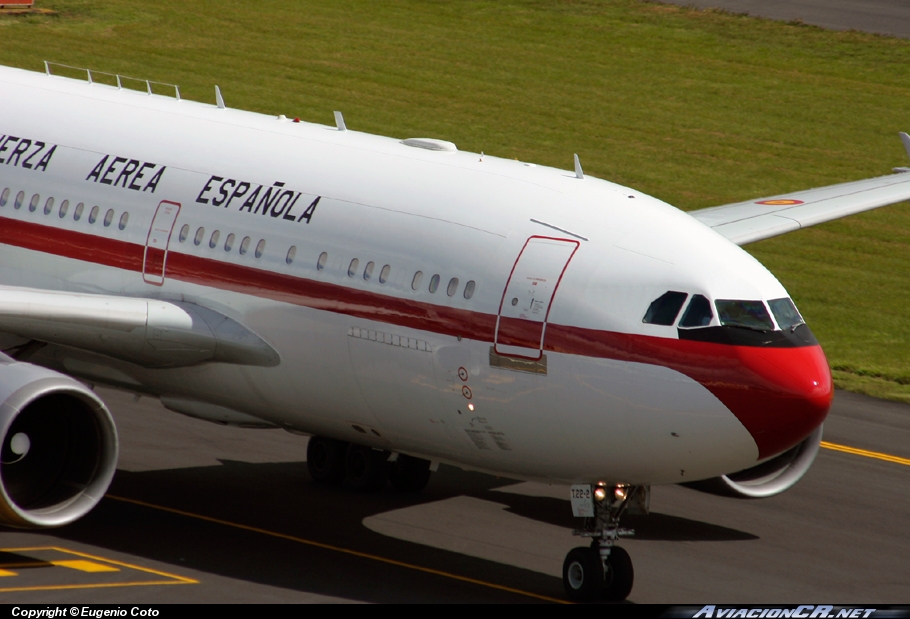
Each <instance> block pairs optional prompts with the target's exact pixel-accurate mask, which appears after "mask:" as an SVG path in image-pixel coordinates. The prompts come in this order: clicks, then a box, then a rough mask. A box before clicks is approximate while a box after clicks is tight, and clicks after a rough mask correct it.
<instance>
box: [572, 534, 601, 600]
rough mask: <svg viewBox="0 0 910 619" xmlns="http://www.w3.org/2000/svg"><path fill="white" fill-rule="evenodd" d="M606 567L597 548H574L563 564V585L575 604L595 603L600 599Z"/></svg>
mask: <svg viewBox="0 0 910 619" xmlns="http://www.w3.org/2000/svg"><path fill="white" fill-rule="evenodd" d="M603 584H604V567H603V562H601V560H600V553H599V552H598V550H597V548H585V547H583V546H582V547H579V548H573V549H572V550H570V551H569V554H568V555H566V560H565V561H564V562H563V564H562V585H563V587H565V590H566V595H567V596H568V597H569V599H570V600H572V601H573V602H593V601H594V600H597V599H598V598H600V595H601V591H602V589H603Z"/></svg>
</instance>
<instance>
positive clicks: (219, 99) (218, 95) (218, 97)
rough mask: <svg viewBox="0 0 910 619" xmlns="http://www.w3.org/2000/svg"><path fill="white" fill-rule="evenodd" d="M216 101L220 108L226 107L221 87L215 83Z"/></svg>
mask: <svg viewBox="0 0 910 619" xmlns="http://www.w3.org/2000/svg"><path fill="white" fill-rule="evenodd" d="M215 102H216V103H218V109H220V110H223V109H224V97H222V96H221V89H220V88H218V84H215Z"/></svg>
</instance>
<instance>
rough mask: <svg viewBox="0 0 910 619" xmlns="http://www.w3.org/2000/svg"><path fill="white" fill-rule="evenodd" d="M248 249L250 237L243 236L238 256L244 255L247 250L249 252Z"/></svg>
mask: <svg viewBox="0 0 910 619" xmlns="http://www.w3.org/2000/svg"><path fill="white" fill-rule="evenodd" d="M249 248H250V237H248V236H245V237H243V240H242V241H240V255H241V256H244V255H246V252H247V250H249Z"/></svg>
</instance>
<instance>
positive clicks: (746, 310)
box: [714, 299, 774, 331]
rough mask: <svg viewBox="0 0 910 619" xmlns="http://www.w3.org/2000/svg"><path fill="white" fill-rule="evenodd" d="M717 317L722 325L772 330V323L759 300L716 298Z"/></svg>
mask: <svg viewBox="0 0 910 619" xmlns="http://www.w3.org/2000/svg"><path fill="white" fill-rule="evenodd" d="M714 305H716V306H717V317H718V318H719V319H720V324H721V325H722V326H724V327H743V328H745V329H756V330H758V331H773V330H774V323H773V322H771V316H770V314H768V310H767V308H766V307H765V304H764V303H762V302H761V301H731V300H727V299H718V300H717V301H715V302H714Z"/></svg>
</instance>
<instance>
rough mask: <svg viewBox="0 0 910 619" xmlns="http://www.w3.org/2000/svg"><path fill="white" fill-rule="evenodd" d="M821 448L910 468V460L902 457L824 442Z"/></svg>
mask: <svg viewBox="0 0 910 619" xmlns="http://www.w3.org/2000/svg"><path fill="white" fill-rule="evenodd" d="M821 446H822V447H824V448H825V449H832V450H834V451H842V452H844V453H848V454H853V455H854V456H863V457H866V458H875V459H876V460H884V461H885V462H894V463H895V464H903V465H904V466H910V458H901V457H900V456H892V455H891V454H884V453H881V452H878V451H868V450H866V449H857V448H856V447H848V446H847V445H838V444H837V443H829V442H828V441H822V443H821Z"/></svg>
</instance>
